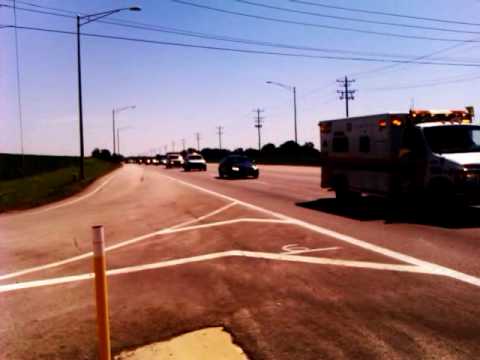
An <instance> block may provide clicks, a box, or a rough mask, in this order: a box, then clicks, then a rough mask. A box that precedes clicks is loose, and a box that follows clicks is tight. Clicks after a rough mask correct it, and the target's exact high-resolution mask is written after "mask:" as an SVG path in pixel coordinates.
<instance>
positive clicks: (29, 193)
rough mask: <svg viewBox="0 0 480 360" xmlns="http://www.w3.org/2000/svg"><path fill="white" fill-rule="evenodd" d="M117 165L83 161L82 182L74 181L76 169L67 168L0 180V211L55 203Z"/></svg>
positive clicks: (88, 160)
mask: <svg viewBox="0 0 480 360" xmlns="http://www.w3.org/2000/svg"><path fill="white" fill-rule="evenodd" d="M119 166H120V165H119V164H117V163H112V162H108V161H103V160H99V159H94V158H88V159H85V180H83V181H80V180H78V166H69V167H65V168H61V169H58V170H55V171H49V172H45V173H41V174H38V175H33V176H29V177H24V178H18V179H14V180H6V181H0V212H5V211H10V210H22V209H29V208H32V207H36V206H40V205H44V204H47V203H50V202H54V201H58V200H61V199H64V198H66V197H69V196H71V195H74V194H76V193H78V192H80V191H81V190H83V189H85V188H86V187H87V186H88V185H90V184H91V183H92V182H93V181H95V180H97V179H98V178H99V177H101V176H103V175H105V174H107V173H109V172H111V171H113V170H114V169H116V168H118V167H119Z"/></svg>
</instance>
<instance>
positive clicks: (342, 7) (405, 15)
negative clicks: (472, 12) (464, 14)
mask: <svg viewBox="0 0 480 360" xmlns="http://www.w3.org/2000/svg"><path fill="white" fill-rule="evenodd" d="M290 1H291V2H293V3H298V4H304V5H310V6H317V7H323V8H327V9H337V10H344V11H351V12H358V13H364V14H372V15H383V16H393V17H400V18H405V19H414V20H425V21H433V22H438V23H445V24H456V25H471V26H480V23H472V22H467V21H459V20H447V19H439V18H432V17H425V16H417V15H407V14H398V13H392V12H386V11H376V10H365V9H358V8H350V7H344V6H338V5H327V4H322V3H318V2H312V1H305V0H290Z"/></svg>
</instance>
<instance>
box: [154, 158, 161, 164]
mask: <svg viewBox="0 0 480 360" xmlns="http://www.w3.org/2000/svg"><path fill="white" fill-rule="evenodd" d="M152 165H160V160H158V159H157V158H152Z"/></svg>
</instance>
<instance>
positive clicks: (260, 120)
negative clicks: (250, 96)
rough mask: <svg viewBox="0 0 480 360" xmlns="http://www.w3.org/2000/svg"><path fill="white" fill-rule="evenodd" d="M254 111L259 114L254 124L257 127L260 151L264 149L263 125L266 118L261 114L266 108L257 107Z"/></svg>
mask: <svg viewBox="0 0 480 360" xmlns="http://www.w3.org/2000/svg"><path fill="white" fill-rule="evenodd" d="M253 111H254V112H256V113H257V116H256V117H255V123H254V126H255V127H256V128H257V132H258V151H260V150H261V149H262V127H263V119H264V117H263V116H260V114H261V113H263V112H264V111H265V110H262V109H260V108H257V109H255V110H253Z"/></svg>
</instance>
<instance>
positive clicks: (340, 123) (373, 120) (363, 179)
mask: <svg viewBox="0 0 480 360" xmlns="http://www.w3.org/2000/svg"><path fill="white" fill-rule="evenodd" d="M472 118H473V108H472V107H469V108H466V109H465V110H443V111H434V110H411V111H410V112H408V113H386V114H379V115H370V116H359V117H352V118H346V119H338V120H326V121H320V122H319V126H320V143H321V164H322V182H321V186H322V187H324V188H329V189H332V190H334V191H335V192H336V196H337V198H339V199H341V200H348V199H352V198H354V197H355V196H358V195H359V194H362V193H363V194H371V195H379V196H383V197H389V198H405V195H413V196H414V198H415V199H423V200H426V201H431V202H435V203H439V202H440V201H441V202H442V203H449V202H450V201H454V200H456V199H461V200H462V201H464V202H466V203H470V204H480V126H479V125H474V124H473V123H472Z"/></svg>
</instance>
